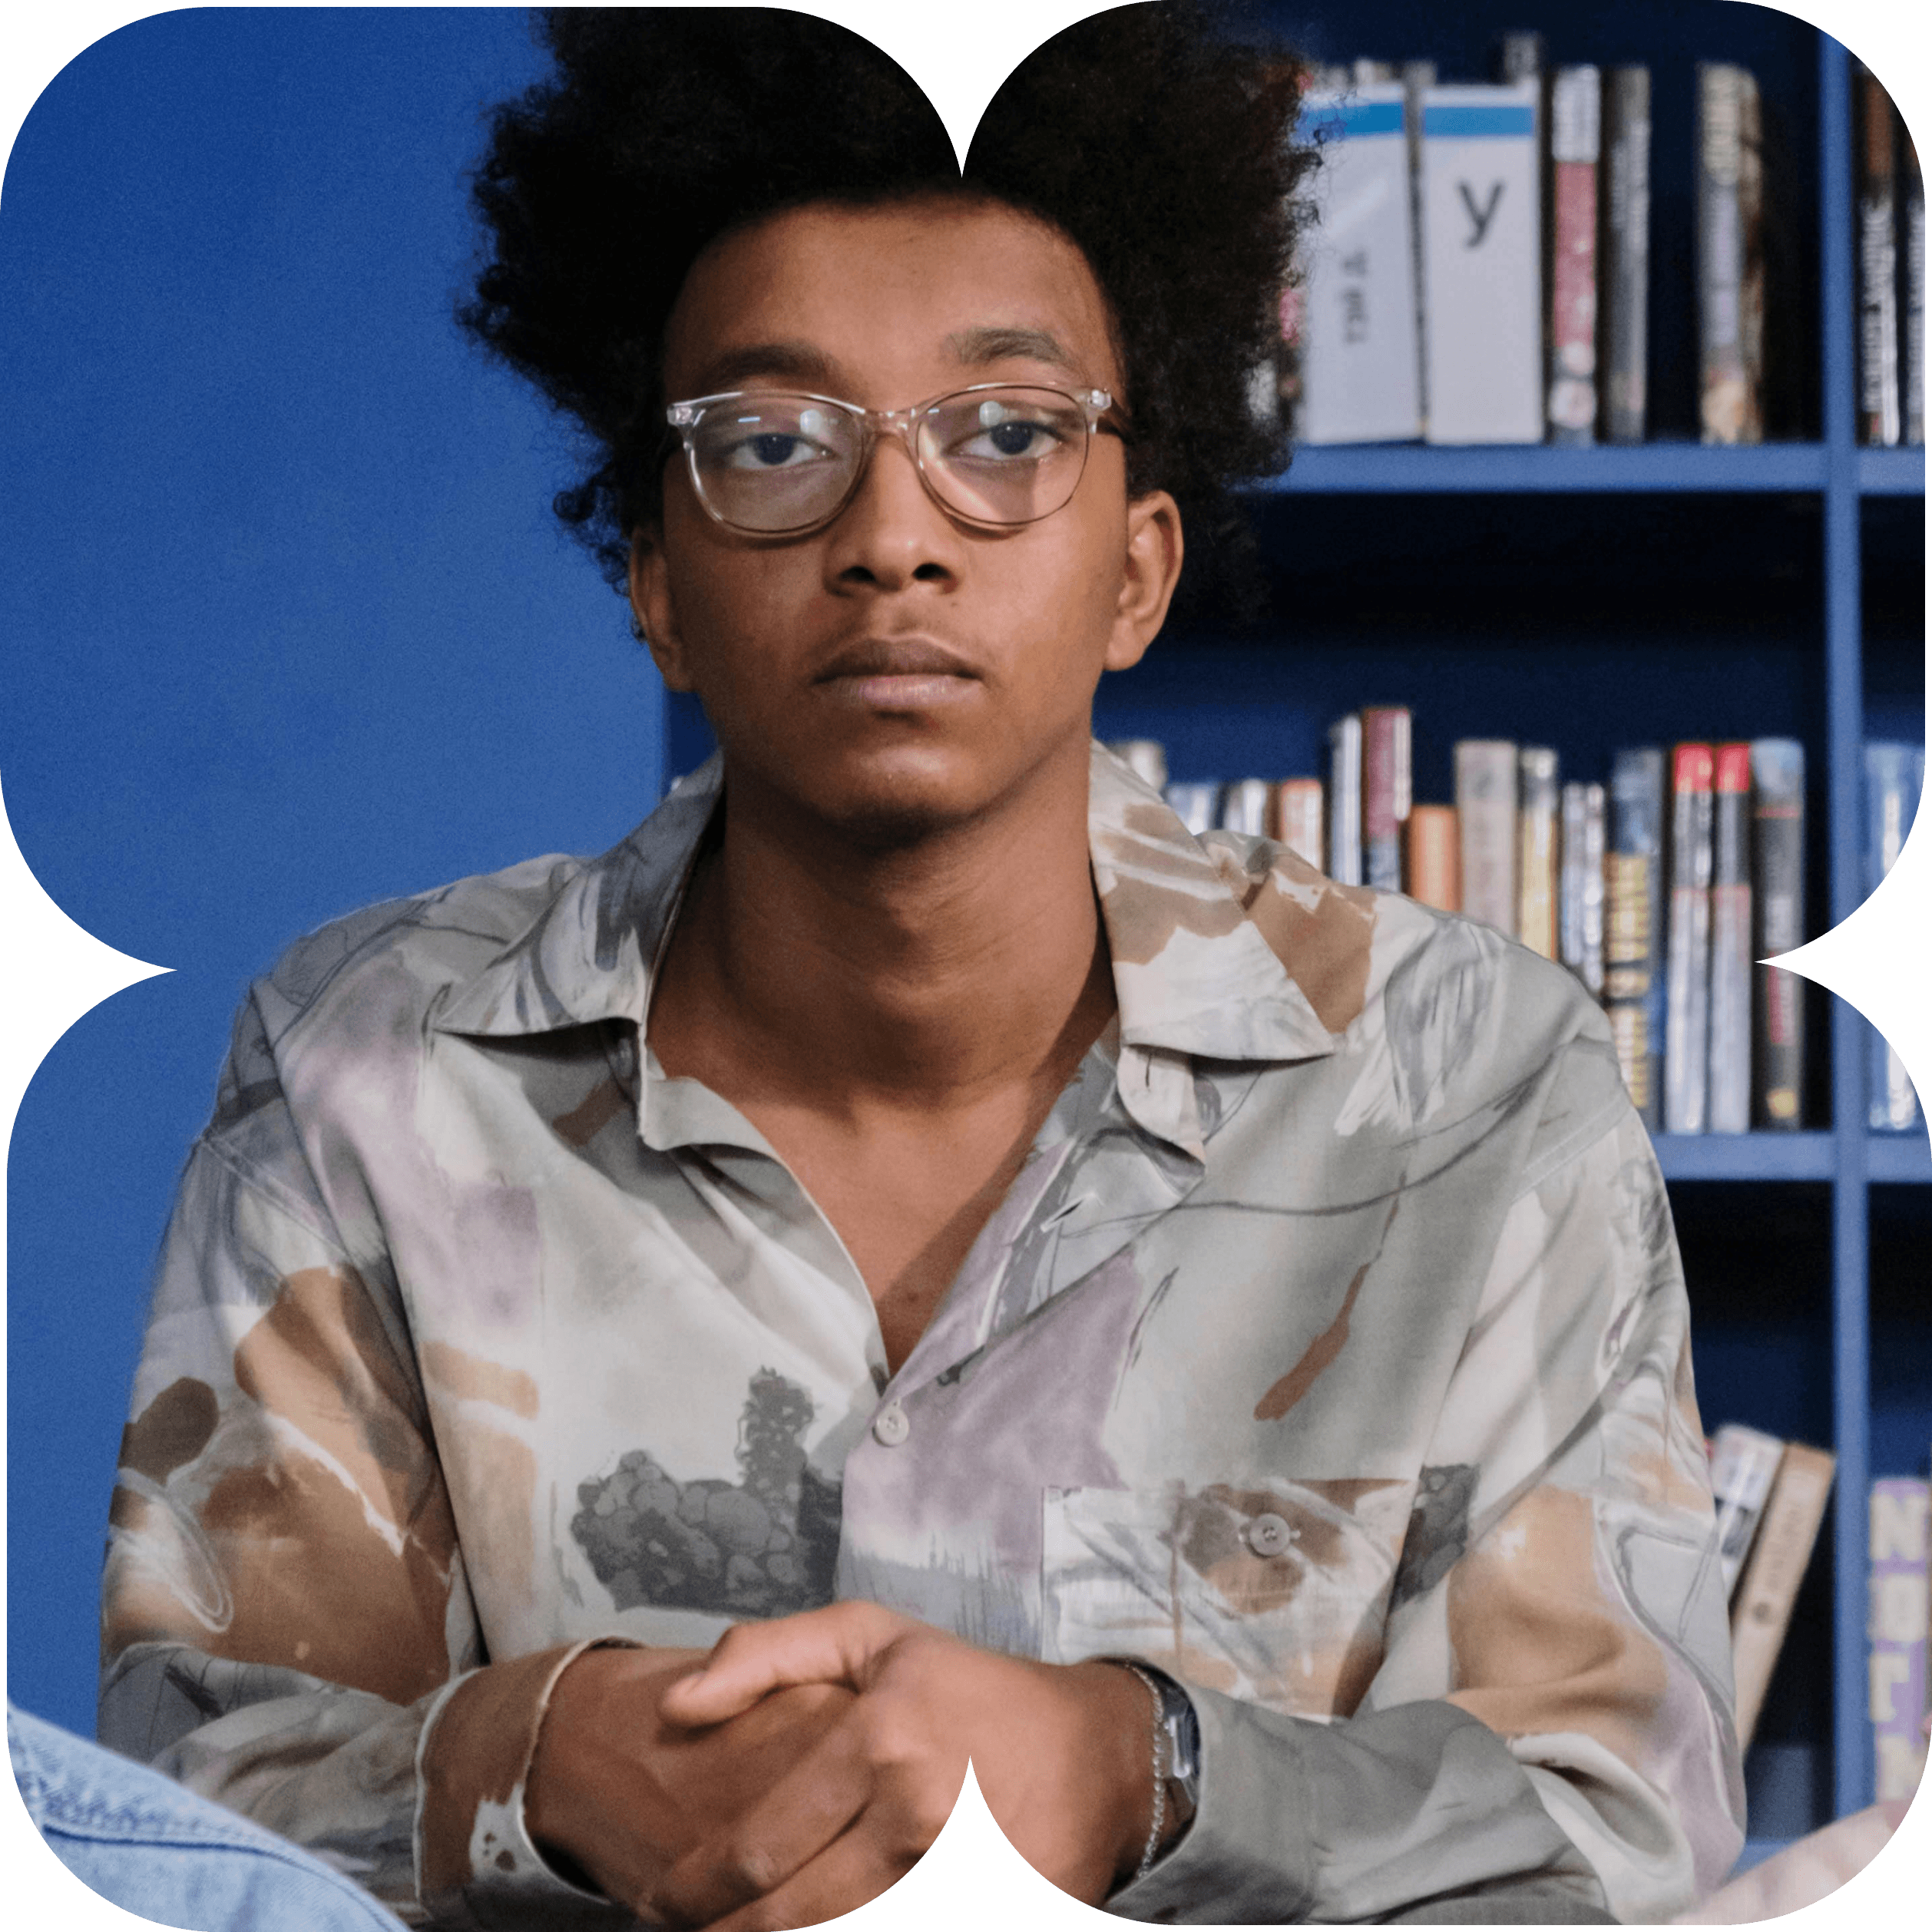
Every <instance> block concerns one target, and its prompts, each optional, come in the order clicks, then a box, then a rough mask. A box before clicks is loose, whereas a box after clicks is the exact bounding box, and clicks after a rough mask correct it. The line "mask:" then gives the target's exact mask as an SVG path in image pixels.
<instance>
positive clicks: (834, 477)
mask: <svg viewBox="0 0 1932 1932" xmlns="http://www.w3.org/2000/svg"><path fill="white" fill-rule="evenodd" d="M664 419H665V421H666V422H668V423H669V424H670V426H671V428H673V429H674V430H676V431H677V432H678V434H679V435H680V436H681V437H682V438H683V443H684V455H685V460H686V462H687V463H688V464H689V465H690V471H691V485H692V488H693V489H695V490H696V492H697V498H698V501H699V502H700V503H701V504H703V506H704V508H706V510H707V511H709V512H710V514H711V515H712V516H713V518H716V521H718V522H720V523H721V524H724V525H725V526H726V528H729V529H732V530H739V531H745V532H746V534H749V535H752V536H758V537H802V536H804V535H806V534H809V532H810V531H814V530H819V529H822V528H824V527H825V524H829V522H831V521H832V518H835V516H837V515H838V514H839V511H842V509H844V508H845V505H847V504H848V503H849V502H850V501H852V497H853V495H854V494H855V491H857V490H858V485H859V480H860V478H862V477H863V476H864V475H865V466H866V464H867V463H868V461H869V460H870V458H871V456H872V445H874V444H875V442H877V441H878V438H880V437H881V436H882V435H895V436H898V438H901V441H903V442H904V443H905V447H906V451H907V453H908V455H910V456H911V458H912V462H913V466H914V468H915V469H917V470H918V473H919V480H920V481H921V483H923V484H924V485H925V487H926V491H927V493H928V495H930V496H931V498H933V500H934V501H935V502H937V503H938V504H939V505H941V507H942V508H944V509H945V510H947V511H949V512H950V513H951V514H952V515H954V516H955V517H958V518H961V520H962V521H965V522H967V523H971V524H981V525H984V526H986V527H988V528H993V529H1011V528H1014V527H1016V526H1017V525H1019V524H1028V523H1037V522H1038V521H1040V518H1042V517H1050V516H1051V515H1052V514H1053V513H1054V511H1056V510H1057V509H1060V508H1062V507H1063V506H1064V505H1065V504H1066V503H1067V501H1069V500H1070V498H1071V497H1072V496H1073V494H1074V489H1075V488H1076V486H1077V485H1078V484H1079V482H1080V475H1081V473H1082V471H1084V470H1085V468H1087V447H1088V445H1089V444H1090V442H1092V440H1093V434H1094V432H1095V431H1097V430H1100V429H1106V430H1108V431H1110V432H1112V433H1113V435H1122V434H1123V433H1124V432H1123V429H1122V428H1121V427H1120V423H1119V422H1118V419H1117V412H1116V411H1115V409H1114V406H1113V396H1112V395H1110V393H1109V392H1107V390H1105V389H1082V390H1080V391H1078V392H1070V391H1067V390H1064V389H1036V388H1034V387H1032V386H1031V385H1027V384H1024V383H1023V384H1020V385H1017V386H1016V385H1013V384H1011V383H1006V382H981V383H977V384H975V385H974V386H973V387H972V388H971V389H954V390H953V391H952V392H951V393H950V394H948V395H938V396H935V397H933V398H932V399H931V401H929V402H915V403H914V404H912V405H911V406H910V407H909V408H907V409H861V408H860V407H859V406H858V404H856V403H854V402H838V401H837V400H835V399H834V398H832V397H831V396H825V395H776V394H768V393H766V392H764V391H763V390H753V391H746V390H733V392H730V393H729V394H728V395H701V396H697V397H694V398H693V399H692V400H691V401H690V402H673V404H672V405H670V408H669V409H667V410H666V411H665V412H664Z"/></svg>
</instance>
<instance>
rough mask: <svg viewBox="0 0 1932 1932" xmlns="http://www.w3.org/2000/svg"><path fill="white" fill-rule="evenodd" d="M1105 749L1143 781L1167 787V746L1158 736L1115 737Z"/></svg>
mask: <svg viewBox="0 0 1932 1932" xmlns="http://www.w3.org/2000/svg"><path fill="white" fill-rule="evenodd" d="M1107 749H1108V750H1109V751H1110V752H1112V753H1113V755H1114V756H1115V757H1116V758H1117V759H1120V762H1121V763H1122V764H1123V765H1124V766H1126V768H1127V769H1128V770H1129V771H1130V772H1133V775H1134V776H1135V777H1136V778H1137V779H1140V780H1141V781H1142V782H1143V783H1144V784H1147V785H1151V786H1153V788H1154V789H1155V790H1156V792H1163V791H1165V790H1166V789H1167V747H1166V746H1165V745H1163V743H1161V742H1160V739H1158V738H1116V739H1113V740H1112V741H1111V742H1110V743H1109V744H1108V746H1107Z"/></svg>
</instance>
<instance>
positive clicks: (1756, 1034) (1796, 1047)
mask: <svg viewBox="0 0 1932 1932" xmlns="http://www.w3.org/2000/svg"><path fill="white" fill-rule="evenodd" d="M1751 787H1752V807H1751V814H1752V858H1751V867H1752V870H1751V883H1752V915H1753V918H1754V919H1755V925H1756V931H1755V938H1753V940H1752V958H1753V959H1754V960H1765V959H1772V958H1776V957H1777V955H1778V954H1780V953H1788V952H1790V951H1792V950H1793V949H1794V948H1796V947H1798V946H1801V945H1802V944H1804V943H1805V747H1804V746H1802V745H1801V744H1800V743H1798V740H1797V739H1795V738H1760V739H1757V740H1756V741H1755V743H1753V744H1752V747H1751ZM1752 972H1753V974H1754V975H1755V981H1756V1002H1755V1011H1754V1015H1753V1024H1752V1117H1753V1120H1755V1123H1756V1124H1757V1125H1758V1126H1761V1127H1772V1128H1787V1129H1794V1128H1796V1127H1798V1126H1801V1124H1802V1123H1803V1113H1804V1107H1803V1098H1802V1097H1803V1094H1804V1092H1805V982H1804V981H1802V980H1801V979H1800V978H1798V975H1797V974H1795V973H1786V972H1781V971H1779V969H1778V968H1777V967H1775V966H1764V965H1754V967H1753V968H1752Z"/></svg>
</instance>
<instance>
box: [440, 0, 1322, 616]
mask: <svg viewBox="0 0 1932 1932" xmlns="http://www.w3.org/2000/svg"><path fill="white" fill-rule="evenodd" d="M540 30H541V35H542V37H543V38H544V41H546V42H547V44H548V46H549V48H550V50H551V53H552V55H554V61H555V73H554V78H551V79H549V80H547V81H544V82H542V83H541V84H538V85H537V86H536V87H534V88H531V90H530V91H528V93H526V94H524V95H523V96H522V97H521V98H520V99H518V100H514V101H508V102H505V104H502V105H501V106H500V107H498V108H497V109H496V111H495V114H493V116H492V117H491V139H490V145H489V148H488V152H487V154H485V157H484V159H483V160H482V162H481V164H480V166H479V167H478V170H477V172H476V175H475V181H474V184H473V188H472V193H473V197H474V200H475V206H476V208H477V210H478V213H480V215H481V217H482V220H483V223H484V227H485V231H486V237H487V240H488V244H489V246H490V250H491V252H490V253H489V256H488V260H486V261H485V264H484V266H483V267H482V269H481V271H480V273H478V277H477V281H476V289H475V298H474V299H472V300H471V301H470V302H468V303H466V304H465V306H463V307H462V308H461V310H460V311H459V319H460V320H461V323H462V324H463V326H464V327H465V329H468V332H470V334H471V336H473V337H474V338H475V339H477V340H478V341H479V342H481V343H482V344H484V345H485V346H486V347H487V348H488V349H489V350H491V352H493V353H494V354H495V355H496V356H499V357H500V358H501V359H502V360H503V361H504V362H507V363H508V365H509V366H511V368H513V369H516V370H518V372H520V373H521V374H522V375H525V376H527V377H528V378H529V379H531V381H532V382H534V383H535V384H536V385H537V386H538V389H541V391H542V392H543V393H544V395H545V396H546V397H547V398H548V399H549V401H550V402H551V405H553V407H554V408H555V409H557V410H559V411H560V412H563V413H564V415H567V416H568V417H569V418H573V419H574V421H575V422H577V424H578V425H581V428H583V429H584V431H585V432H587V435H588V438H589V442H588V448H589V450H590V452H591V455H592V457H593V461H594V466H593V467H591V468H589V473H588V474H587V475H584V477H583V478H582V480H581V481H579V482H578V483H577V484H576V485H574V486H573V487H571V488H567V489H566V490H564V491H562V492H561V494H560V495H558V497H557V501H556V508H557V514H558V515H559V516H560V517H561V518H562V520H563V521H564V524H566V525H567V527H568V528H570V529H571V531H573V532H574V533H575V534H577V535H578V536H579V537H580V538H582V539H583V541H585V542H586V543H587V544H589V545H590V547H591V548H592V549H593V550H594V552H595V553H596V554H597V557H598V558H599V560H600V562H601V564H603V566H604V571H605V572H606V574H607V575H608V576H609V577H610V579H611V581H612V582H613V583H614V584H621V583H622V581H623V579H624V570H625V566H626V564H627V561H628V556H629V549H630V533H631V532H632V531H634V530H636V529H637V528H639V527H640V526H644V525H648V524H650V522H651V521H653V519H654V518H655V516H656V514H657V510H658V508H659V505H660V491H661V489H662V487H663V470H662V458H663V450H664V417H663V410H664V405H665V402H666V401H667V398H666V397H665V395H664V394H663V384H662V380H661V375H660V364H661V361H662V356H663V342H664V334H665V329H666V325H667V322H668V320H669V318H670V313H671V309H672V306H673V303H675V302H676V300H677V296H678V293H679V290H680V289H681V288H682V286H683V283H684V279H685V276H686V272H687V271H688V270H689V269H690V266H691V264H692V263H693V261H694V260H696V257H697V256H698V255H699V254H700V252H701V251H702V250H703V249H704V248H705V247H706V246H707V245H708V244H709V243H711V242H712V241H713V240H715V239H716V237H718V236H720V235H721V234H723V233H725V232H726V230H730V229H733V228H737V227H743V226H744V225H746V224H747V223H751V222H753V221H756V220H759V219H760V218H761V217H764V216H766V215H769V214H771V213H776V212H777V211H779V210H782V209H785V208H788V207H798V206H799V205H801V204H803V203H809V202H815V201H831V202H837V203H845V204H849V205H855V206H864V205H867V204H875V203H881V202H885V201H891V200H900V199H902V198H906V197H912V196H918V195H928V194H935V193H938V194H962V193H964V194H974V195H985V196H991V197H994V198H996V199H997V200H1001V201H1003V202H1005V203H1008V204H1009V205H1011V206H1012V207H1017V208H1019V209H1021V210H1024V211H1026V212H1027V213H1031V214H1034V215H1037V216H1038V217H1041V218H1043V219H1044V220H1047V221H1048V222H1050V223H1052V224H1053V225H1054V227H1057V228H1058V229H1060V230H1061V231H1062V232H1063V233H1065V234H1066V235H1067V236H1068V237H1070V238H1071V239H1072V240H1073V241H1074V243H1076V244H1077V246H1079V247H1080V250H1082V252H1083V253H1084V255H1085V256H1086V258H1087V262H1088V263H1089V264H1090V266H1091V267H1092V269H1093V273H1094V276H1095V277H1096V279H1097V281H1098V282H1099V283H1100V288H1101V289H1102V291H1103V293H1104V295H1105V296H1106V298H1107V303H1108V305H1109V307H1110V311H1111V319H1112V322H1113V327H1114V332H1115V336H1116V342H1117V349H1118V351H1119V352H1120V360H1121V363H1122V366H1123V372H1124V375H1125V392H1126V393H1125V395H1124V397H1123V402H1124V403H1125V405H1126V408H1127V409H1128V411H1129V412H1130V415H1131V418H1132V422H1133V436H1132V438H1131V440H1130V442H1129V445H1128V485H1129V488H1130V489H1131V490H1133V491H1135V492H1136V493H1139V492H1143V491H1148V490H1152V489H1167V490H1170V491H1173V494H1174V495H1175V496H1176V498H1177V499H1178V500H1179V502H1180V503H1181V505H1182V506H1183V512H1184V514H1186V515H1188V516H1189V518H1190V520H1193V519H1194V518H1197V517H1200V516H1202V514H1203V513H1204V512H1205V513H1206V518H1205V521H1206V522H1207V523H1208V524H1221V523H1224V522H1225V511H1226V495H1225V493H1226V490H1227V488H1228V486H1229V485H1230V484H1232V483H1234V482H1236V481H1240V480H1242V479H1245V478H1252V477H1255V476H1259V475H1266V474H1268V473H1269V472H1271V471H1273V470H1275V469H1277V468H1279V467H1280V465H1281V464H1282V461H1284V460H1285V448H1284V446H1283V443H1282V436H1281V434H1280V432H1279V429H1278V428H1275V426H1274V425H1272V423H1269V422H1262V421H1259V420H1258V419H1257V418H1256V416H1255V413H1254V411H1253V409H1252V407H1251V405H1250V402H1249V393H1250V390H1251V388H1252V376H1253V372H1255V369H1257V368H1258V367H1259V366H1262V364H1264V363H1265V362H1266V360H1267V359H1268V358H1269V356H1271V355H1272V353H1273V352H1274V349H1275V342H1276V336H1277V330H1278V327H1279V324H1278V321H1277V311H1276V302H1277V297H1278V294H1279V290H1280V289H1281V286H1282V283H1283V281H1284V280H1285V277H1286V275H1287V273H1288V270H1289V256H1290V253H1291V250H1292V242H1293V235H1294V225H1295V210H1296V207H1297V202H1296V190H1297V187H1298V183H1299V181H1300V179H1301V176H1302V170H1303V169H1304V168H1305V167H1306V166H1307V165H1308V156H1307V154H1306V151H1305V150H1303V149H1302V148H1299V147H1297V146H1295V145H1293V144H1291V142H1290V141H1289V131H1290V129H1291V127H1292V123H1293V120H1294V116H1295V108H1296V104H1297V103H1298V99H1299V96H1300V90H1301V84H1302V69H1301V68H1300V66H1299V65H1298V62H1297V61H1295V59H1294V58H1293V57H1292V55H1289V54H1288V53H1287V51H1285V49H1282V48H1261V47H1256V46H1255V45H1252V43H1249V44H1242V43H1237V42H1236V41H1232V40H1229V39H1225V38H1219V37H1217V36H1216V34H1215V32H1214V31H1213V30H1212V22H1210V21H1209V18H1208V17H1207V15H1206V11H1205V9H1204V8H1203V7H1201V6H1199V5H1195V4H1193V3H1192V0H1163V4H1160V5H1136V6H1127V7H1120V8H1115V9H1114V10H1113V11H1112V12H1107V13H1103V14H1100V15H1095V16H1093V17H1092V18H1089V19H1087V20H1084V21H1082V22H1079V23H1078V24H1077V25H1074V26H1073V27H1070V28H1068V29H1067V31H1065V32H1064V33H1061V34H1060V35H1056V36H1055V37H1054V38H1053V39H1052V40H1050V41H1047V43H1046V45H1044V46H1043V47H1041V48H1038V49H1037V51H1034V53H1033V54H1031V55H1029V56H1028V57H1027V59H1026V60H1024V61H1022V62H1021V65H1019V66H1018V67H1017V68H1015V69H1014V72H1013V73H1012V74H1011V75H1010V76H1009V77H1008V78H1007V81H1005V83H1004V85H1003V86H1002V87H1001V89H1000V91H999V92H998V93H997V94H996V95H995V96H994V98H993V101H992V102H991V104H990V106H989V107H988V109H987V111H986V114H985V115H984V118H983V119H982V120H981V123H980V125H979V127H978V131H977V132H976V133H975V134H974V139H973V143H972V147H971V151H970V153H969V154H968V157H967V162H966V166H965V168H964V173H963V176H962V172H961V169H960V167H959V166H958V161H957V159H956V157H955V155H954V149H953V145H952V141H951V137H949V136H948V134H947V132H946V130H945V127H944V124H943V123H942V122H941V120H940V118H939V117H938V113H937V112H936V111H935V109H934V108H933V106H932V104H931V102H930V101H928V99H927V98H926V97H925V94H924V93H923V92H922V91H921V89H920V88H918V85H917V84H915V82H914V81H912V80H911V78H910V77H909V76H908V75H907V74H906V73H905V71H904V70H903V69H902V68H900V67H899V66H898V65H897V64H896V63H895V61H891V60H889V59H888V58H886V56H885V55H883V54H882V53H881V52H880V51H878V48H875V47H874V46H873V45H872V44H871V42H869V41H866V40H864V39H862V38H860V37H859V36H858V35H855V34H853V33H852V32H850V31H848V30H847V29H845V28H842V27H839V26H836V25H833V24H832V22H829V21H826V20H822V19H819V18H816V17H815V16H813V15H809V14H800V13H792V12H779V11H777V10H775V9H767V8H711V7H688V8H663V9H652V8H643V9H636V10H633V9H628V8H584V9H575V8H557V9H555V10H553V11H551V12H548V13H545V14H544V15H541V16H540Z"/></svg>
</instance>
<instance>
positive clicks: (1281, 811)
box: [1272, 778, 1328, 872]
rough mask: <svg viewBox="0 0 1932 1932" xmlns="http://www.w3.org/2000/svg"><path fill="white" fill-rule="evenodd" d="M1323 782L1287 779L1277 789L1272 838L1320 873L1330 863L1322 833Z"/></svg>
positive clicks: (1315, 779)
mask: <svg viewBox="0 0 1932 1932" xmlns="http://www.w3.org/2000/svg"><path fill="white" fill-rule="evenodd" d="M1272 836H1274V837H1275V838H1276V839H1279V840H1280V842H1282V844H1283V845H1285V846H1286V847H1287V848H1288V849H1289V851H1290V852H1293V853H1295V855H1296V856H1297V857H1298V858H1305V859H1306V860H1307V861H1308V863H1309V864H1310V865H1312V866H1313V867H1314V868H1315V870H1316V871H1317V872H1320V871H1322V869H1323V868H1324V867H1325V866H1326V865H1327V864H1328V847H1327V845H1326V844H1325V842H1324V840H1323V838H1322V781H1321V780H1320V779H1318V778H1285V779H1282V782H1280V783H1279V785H1277V786H1275V819H1274V825H1273V826H1272Z"/></svg>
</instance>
